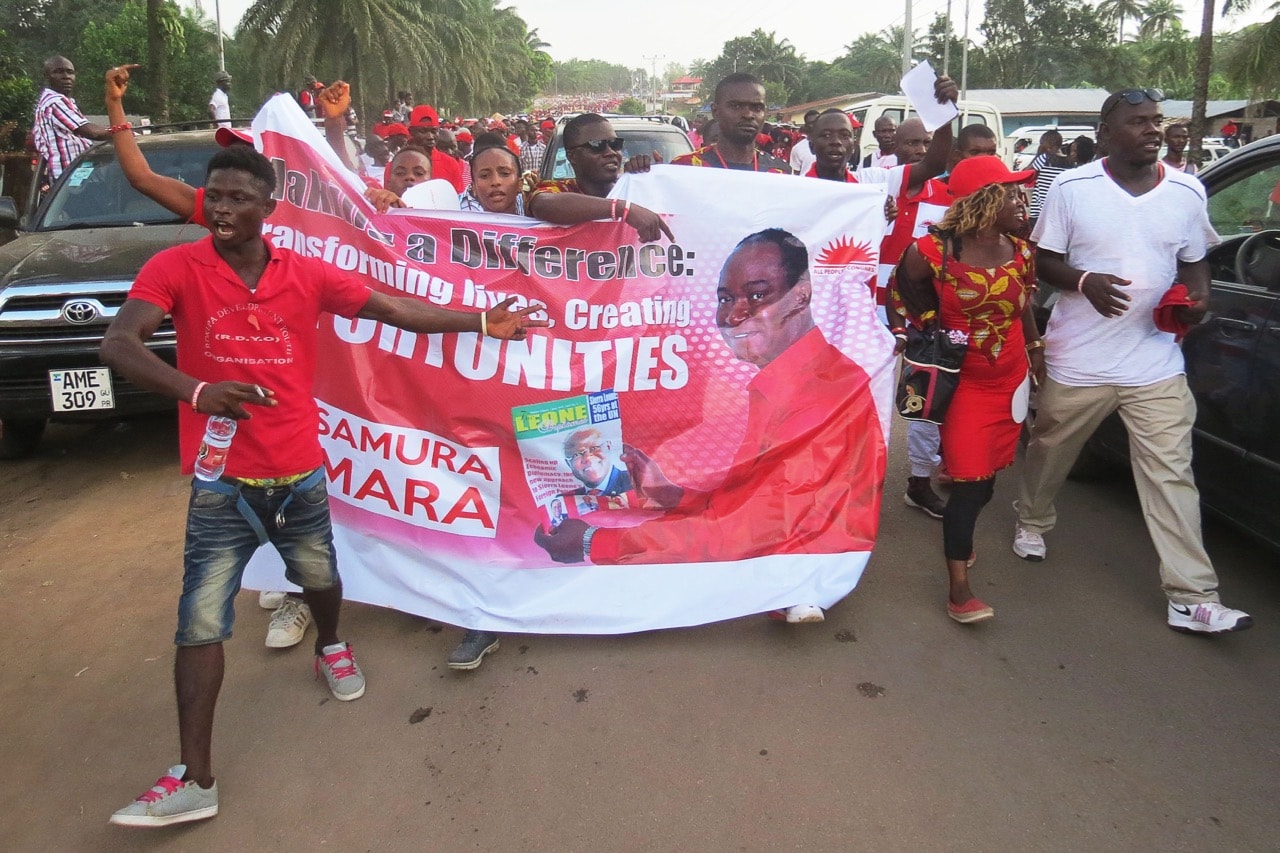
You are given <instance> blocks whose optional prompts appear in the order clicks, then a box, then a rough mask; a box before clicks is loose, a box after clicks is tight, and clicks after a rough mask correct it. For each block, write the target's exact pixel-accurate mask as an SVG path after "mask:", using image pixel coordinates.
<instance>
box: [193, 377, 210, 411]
mask: <svg viewBox="0 0 1280 853" xmlns="http://www.w3.org/2000/svg"><path fill="white" fill-rule="evenodd" d="M208 384H209V383H208V382H200V383H198V384H197V385H196V390H194V391H192V392H191V411H193V412H198V411H200V392H201V391H203V390H204V389H205V386H207V385H208Z"/></svg>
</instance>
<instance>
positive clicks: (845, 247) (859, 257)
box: [816, 237, 875, 267]
mask: <svg viewBox="0 0 1280 853" xmlns="http://www.w3.org/2000/svg"><path fill="white" fill-rule="evenodd" d="M874 262H875V252H874V251H872V249H871V245H870V244H869V243H854V242H852V241H851V240H850V239H849V238H848V237H841V238H840V239H838V240H834V241H832V242H830V243H828V244H827V245H826V246H824V247H823V248H822V251H820V252H818V257H817V260H816V263H817V265H818V266H823V267H847V266H849V265H851V264H870V263H874Z"/></svg>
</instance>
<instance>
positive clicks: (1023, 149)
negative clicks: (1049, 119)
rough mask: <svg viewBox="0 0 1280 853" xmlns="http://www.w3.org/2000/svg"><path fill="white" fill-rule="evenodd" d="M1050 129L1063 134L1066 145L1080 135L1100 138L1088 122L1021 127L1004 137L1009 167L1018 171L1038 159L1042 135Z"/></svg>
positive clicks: (1064, 144) (1063, 142)
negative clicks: (1037, 153) (1037, 152)
mask: <svg viewBox="0 0 1280 853" xmlns="http://www.w3.org/2000/svg"><path fill="white" fill-rule="evenodd" d="M1050 130H1056V131H1058V133H1061V134H1062V144H1063V146H1064V147H1065V146H1067V145H1069V144H1071V143H1072V142H1074V141H1075V140H1076V138H1077V137H1080V136H1087V137H1089V138H1090V139H1092V140H1094V141H1095V142H1096V141H1097V138H1098V136H1097V133H1098V132H1097V131H1096V130H1094V129H1093V127H1091V126H1090V125H1087V124H1062V125H1052V124H1044V125H1033V126H1030V127H1020V128H1018V129H1017V130H1015V131H1014V132H1013V133H1010V134H1008V135H1007V136H1005V138H1004V146H1005V148H1004V150H1005V151H1006V152H1007V153H1008V156H1007V157H1006V159H1007V161H1008V163H1009V168H1010V169H1013V170H1014V171H1015V172H1017V171H1021V170H1022V169H1025V168H1027V167H1028V166H1030V165H1031V161H1032V160H1034V159H1036V151H1037V150H1038V149H1039V147H1040V137H1041V136H1042V135H1043V134H1044V133H1045V132H1046V131H1050Z"/></svg>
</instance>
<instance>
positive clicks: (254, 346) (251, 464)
mask: <svg viewBox="0 0 1280 853" xmlns="http://www.w3.org/2000/svg"><path fill="white" fill-rule="evenodd" d="M197 209H198V208H197ZM264 242H265V241H264ZM266 245H267V252H268V257H269V259H268V261H267V267H266V270H264V271H263V273H262V277H261V278H260V279H259V280H258V286H257V287H256V288H255V289H253V290H250V289H249V287H248V286H247V285H246V284H245V283H244V281H243V280H242V279H241V278H240V277H239V276H238V275H236V273H235V272H234V271H233V270H232V269H231V267H230V266H228V265H227V262H226V261H224V260H223V259H222V257H221V256H220V255H219V254H218V253H217V251H216V250H215V249H214V247H213V238H212V237H206V238H204V239H203V240H199V241H197V242H195V243H188V244H185V245H182V246H175V247H173V248H172V249H166V250H165V251H163V252H160V253H159V254H158V255H156V256H155V257H153V258H152V259H151V260H150V261H148V262H147V263H146V265H145V266H143V268H142V271H141V272H139V273H138V277H137V279H135V280H134V283H133V288H132V289H131V290H130V291H129V298H130V299H141V300H144V301H146V302H150V303H151V304H152V305H155V306H157V307H159V308H160V309H161V310H163V311H165V312H166V313H168V314H170V315H172V316H173V324H174V327H175V328H176V329H177V332H178V369H179V370H181V371H182V372H183V373H185V374H187V375H188V376H192V377H195V378H196V379H199V380H200V381H202V382H210V383H213V382H224V381H237V382H248V383H251V384H255V385H261V386H262V387H263V388H269V389H271V390H272V391H274V392H275V399H276V401H277V402H278V405H277V406H274V407H271V408H267V407H265V406H251V407H249V408H250V411H251V412H252V414H253V417H252V418H250V419H248V420H242V421H240V422H239V425H238V427H237V430H236V436H235V440H234V441H233V442H232V444H231V452H230V454H229V456H228V458H227V471H226V473H227V475H228V476H231V477H251V478H267V477H287V476H289V475H291V474H300V473H302V472H304V471H310V470H312V469H313V468H317V467H319V466H320V464H321V463H322V462H323V461H324V456H323V453H322V452H321V450H320V438H319V424H320V412H319V409H318V408H317V406H316V401H315V397H314V396H313V393H312V382H313V380H314V378H315V373H316V340H317V327H318V324H319V321H320V315H321V314H323V313H330V314H339V315H341V316H343V317H354V316H355V315H356V314H357V313H359V311H360V309H362V308H363V307H364V305H365V303H366V302H368V300H369V296H370V290H369V287H368V285H366V284H365V283H364V282H362V281H361V280H360V279H358V278H356V277H354V276H351V275H349V274H346V273H343V272H341V271H339V270H338V269H337V268H336V267H333V266H330V265H329V264H326V263H324V262H323V261H319V260H316V259H314V258H306V257H303V256H302V255H298V254H296V253H294V252H292V251H290V250H288V249H277V248H275V247H274V246H272V245H271V244H270V243H269V242H267V244H266ZM178 411H179V417H178V448H179V453H180V454H181V459H182V471H183V473H186V474H189V473H191V471H192V469H193V465H194V463H195V458H196V452H197V450H198V449H199V447H200V439H201V437H202V436H203V435H204V429H205V424H206V422H207V421H208V416H207V415H203V414H200V413H197V412H193V411H192V410H191V406H189V405H187V404H185V403H184V404H180V405H179V408H178Z"/></svg>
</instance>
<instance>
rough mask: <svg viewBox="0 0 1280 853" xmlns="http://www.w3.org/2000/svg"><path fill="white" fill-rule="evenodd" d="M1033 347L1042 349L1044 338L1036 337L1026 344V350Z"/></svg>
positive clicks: (1029, 350) (1028, 350) (1030, 349)
mask: <svg viewBox="0 0 1280 853" xmlns="http://www.w3.org/2000/svg"><path fill="white" fill-rule="evenodd" d="M1033 349H1044V338H1036V339H1035V340H1034V341H1032V342H1031V343H1029V344H1027V352H1031V351H1032V350H1033Z"/></svg>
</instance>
